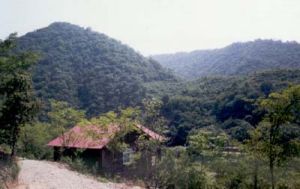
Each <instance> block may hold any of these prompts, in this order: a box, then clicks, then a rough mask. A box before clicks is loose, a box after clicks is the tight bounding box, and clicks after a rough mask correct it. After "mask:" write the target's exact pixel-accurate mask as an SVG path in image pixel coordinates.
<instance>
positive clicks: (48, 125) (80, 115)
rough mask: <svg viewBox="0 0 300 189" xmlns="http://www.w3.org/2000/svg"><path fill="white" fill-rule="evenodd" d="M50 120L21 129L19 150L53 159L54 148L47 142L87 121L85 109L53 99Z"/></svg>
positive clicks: (42, 157) (27, 154)
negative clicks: (77, 108)
mask: <svg viewBox="0 0 300 189" xmlns="http://www.w3.org/2000/svg"><path fill="white" fill-rule="evenodd" d="M50 109H51V110H50V112H49V113H48V117H49V119H48V122H39V121H37V122H34V123H32V124H26V125H25V126H24V127H23V128H22V129H21V131H20V140H19V144H18V146H19V148H18V151H19V153H20V155H22V156H24V157H27V158H36V159H51V158H52V154H53V152H52V149H51V148H49V147H47V146H46V144H47V143H48V142H49V141H50V140H52V139H54V138H56V137H58V136H60V135H61V134H63V133H64V132H65V131H67V130H68V129H70V128H71V127H73V126H75V125H77V124H81V123H86V122H87V120H86V119H85V114H84V111H82V110H76V109H74V108H71V107H70V106H69V105H68V104H67V103H66V102H60V101H55V100H51V107H50Z"/></svg>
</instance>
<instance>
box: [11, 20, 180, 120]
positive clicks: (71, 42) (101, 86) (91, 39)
mask: <svg viewBox="0 0 300 189" xmlns="http://www.w3.org/2000/svg"><path fill="white" fill-rule="evenodd" d="M17 45H18V47H17V48H18V49H17V50H18V51H28V50H29V51H34V52H38V53H39V54H40V55H41V59H40V61H39V63H38V64H37V65H36V67H35V68H34V69H33V81H34V86H35V89H36V91H37V95H38V96H39V97H40V98H41V99H42V100H43V101H44V102H46V103H47V101H48V100H49V99H56V100H63V101H67V102H69V103H70V104H71V105H72V106H75V107H78V108H82V109H85V110H86V111H87V113H88V115H95V114H99V113H102V112H106V111H109V110H114V109H117V108H118V107H123V106H135V105H137V104H138V103H139V102H141V99H142V98H144V96H145V93H146V91H145V87H144V84H145V83H148V82H155V81H164V80H174V76H173V75H172V74H170V73H168V72H167V71H166V70H165V69H163V68H162V67H161V65H160V64H158V63H157V62H156V61H154V60H152V59H148V58H145V57H143V56H142V55H140V54H138V53H137V52H136V51H134V50H133V49H132V48H130V47H128V46H126V45H124V44H122V43H121V42H120V41H117V40H115V39H112V38H110V37H108V36H106V35H104V34H101V33H97V32H94V31H91V30H90V29H88V28H87V29H85V28H82V27H79V26H76V25H72V24H69V23H62V22H57V23H53V24H51V25H49V26H48V27H46V28H42V29H38V30H36V31H34V32H30V33H28V34H26V35H24V36H22V37H20V38H19V39H18V44H17Z"/></svg>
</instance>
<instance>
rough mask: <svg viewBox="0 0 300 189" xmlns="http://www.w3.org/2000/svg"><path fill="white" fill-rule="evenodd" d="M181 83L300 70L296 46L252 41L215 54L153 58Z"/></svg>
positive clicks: (173, 55)
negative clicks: (214, 77) (198, 79)
mask: <svg viewBox="0 0 300 189" xmlns="http://www.w3.org/2000/svg"><path fill="white" fill-rule="evenodd" d="M153 58H154V59H155V60H157V61H158V62H160V63H161V64H162V65H163V66H164V67H166V68H170V69H172V70H174V71H175V73H177V74H178V75H179V76H181V77H182V78H185V79H197V78H200V77H203V76H224V75H227V76H229V75H245V74H249V73H254V72H261V71H266V70H273V69H293V68H300V44H298V43H296V42H286V43H283V42H281V41H273V40H255V41H252V42H246V43H234V44H232V45H229V46H227V47H225V48H221V49H215V50H197V51H193V52H190V53H175V54H163V55H157V56H153Z"/></svg>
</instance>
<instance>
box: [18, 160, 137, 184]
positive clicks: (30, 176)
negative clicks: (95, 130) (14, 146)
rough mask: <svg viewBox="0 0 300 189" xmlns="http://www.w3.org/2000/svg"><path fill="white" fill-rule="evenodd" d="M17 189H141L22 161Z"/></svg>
mask: <svg viewBox="0 0 300 189" xmlns="http://www.w3.org/2000/svg"><path fill="white" fill-rule="evenodd" d="M19 165H20V168H21V171H20V174H19V180H18V183H19V185H18V187H17V188H16V189H129V188H130V189H140V187H133V186H126V185H125V184H115V183H102V182H99V181H96V180H95V179H93V178H90V177H87V176H85V175H82V174H79V173H77V172H74V171H70V170H69V169H67V168H66V167H65V166H63V165H61V164H58V163H54V162H48V161H36V160H20V161H19Z"/></svg>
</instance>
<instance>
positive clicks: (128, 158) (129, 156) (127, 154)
mask: <svg viewBox="0 0 300 189" xmlns="http://www.w3.org/2000/svg"><path fill="white" fill-rule="evenodd" d="M132 163H133V150H132V149H131V148H127V149H126V150H125V151H124V152H123V165H130V164H132Z"/></svg>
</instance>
